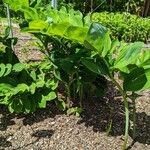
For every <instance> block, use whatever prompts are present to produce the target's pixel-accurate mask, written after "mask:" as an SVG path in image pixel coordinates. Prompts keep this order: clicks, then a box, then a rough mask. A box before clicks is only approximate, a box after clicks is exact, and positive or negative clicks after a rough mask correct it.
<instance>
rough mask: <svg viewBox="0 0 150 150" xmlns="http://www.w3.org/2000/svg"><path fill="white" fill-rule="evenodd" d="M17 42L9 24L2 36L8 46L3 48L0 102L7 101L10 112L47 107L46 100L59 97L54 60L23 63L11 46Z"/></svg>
mask: <svg viewBox="0 0 150 150" xmlns="http://www.w3.org/2000/svg"><path fill="white" fill-rule="evenodd" d="M16 42H17V39H16V38H9V28H6V31H5V35H4V37H1V38H0V43H1V44H3V45H4V46H5V50H3V51H0V58H1V59H0V104H4V105H7V106H8V108H9V111H10V112H17V113H21V112H24V113H30V112H33V111H35V110H36V109H37V108H45V107H46V102H47V101H51V100H53V99H55V98H56V93H55V89H56V88H57V84H58V83H57V80H55V78H54V76H53V74H52V71H53V66H52V64H51V63H49V62H41V63H39V64H37V63H36V64H34V63H32V64H24V63H20V62H19V59H18V58H17V56H16V55H15V53H14V51H13V50H12V47H11V44H12V43H13V44H14V45H15V44H16Z"/></svg>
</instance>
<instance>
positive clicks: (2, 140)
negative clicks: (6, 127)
mask: <svg viewBox="0 0 150 150" xmlns="http://www.w3.org/2000/svg"><path fill="white" fill-rule="evenodd" d="M10 146H12V143H11V142H9V141H7V137H3V136H0V147H3V148H6V147H10Z"/></svg>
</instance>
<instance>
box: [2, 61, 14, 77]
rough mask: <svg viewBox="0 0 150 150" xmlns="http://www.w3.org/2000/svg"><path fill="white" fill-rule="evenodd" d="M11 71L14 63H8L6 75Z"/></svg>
mask: <svg viewBox="0 0 150 150" xmlns="http://www.w3.org/2000/svg"><path fill="white" fill-rule="evenodd" d="M11 71H12V65H11V64H7V65H6V72H5V74H4V76H7V75H9V74H10V73H11Z"/></svg>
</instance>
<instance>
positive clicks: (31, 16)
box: [20, 5, 39, 20]
mask: <svg viewBox="0 0 150 150" xmlns="http://www.w3.org/2000/svg"><path fill="white" fill-rule="evenodd" d="M20 10H21V11H22V12H24V16H25V19H27V20H38V19H39V16H38V12H37V10H36V9H35V8H32V7H26V6H23V5H22V7H21V8H20Z"/></svg>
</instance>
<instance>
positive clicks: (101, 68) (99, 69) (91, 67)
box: [81, 58, 108, 75]
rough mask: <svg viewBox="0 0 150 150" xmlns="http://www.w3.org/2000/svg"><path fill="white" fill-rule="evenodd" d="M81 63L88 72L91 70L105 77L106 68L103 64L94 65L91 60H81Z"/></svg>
mask: <svg viewBox="0 0 150 150" xmlns="http://www.w3.org/2000/svg"><path fill="white" fill-rule="evenodd" d="M81 62H82V64H83V65H85V66H86V67H87V68H88V69H89V70H91V71H92V72H94V73H96V74H99V75H100V74H103V75H107V74H108V72H107V68H105V67H106V65H104V63H99V64H98V63H96V62H94V61H93V60H91V59H84V58H82V59H81Z"/></svg>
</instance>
